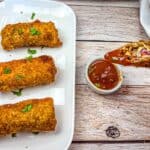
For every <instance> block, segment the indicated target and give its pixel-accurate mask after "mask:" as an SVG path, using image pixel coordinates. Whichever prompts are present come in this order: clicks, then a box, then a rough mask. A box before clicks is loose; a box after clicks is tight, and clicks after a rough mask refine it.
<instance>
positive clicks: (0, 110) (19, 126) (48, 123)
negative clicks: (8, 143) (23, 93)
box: [0, 98, 57, 135]
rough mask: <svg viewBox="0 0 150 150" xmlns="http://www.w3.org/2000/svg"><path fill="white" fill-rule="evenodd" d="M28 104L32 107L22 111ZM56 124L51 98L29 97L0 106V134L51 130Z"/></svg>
mask: <svg viewBox="0 0 150 150" xmlns="http://www.w3.org/2000/svg"><path fill="white" fill-rule="evenodd" d="M29 105H30V106H32V108H30V109H29V111H24V109H25V108H26V107H27V106H29ZM56 124H57V121H56V118H55V110H54V104H53V99H52V98H43V99H30V100H25V101H22V102H19V103H16V104H7V105H3V106H0V135H7V134H12V133H17V132H20V131H28V132H40V131H53V130H55V127H56Z"/></svg>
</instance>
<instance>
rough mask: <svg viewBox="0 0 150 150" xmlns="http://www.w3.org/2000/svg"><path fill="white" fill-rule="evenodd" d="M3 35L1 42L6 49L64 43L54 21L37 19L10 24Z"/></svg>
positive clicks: (55, 45)
mask: <svg viewBox="0 0 150 150" xmlns="http://www.w3.org/2000/svg"><path fill="white" fill-rule="evenodd" d="M1 36H2V41H1V44H2V47H3V49H5V50H13V49H15V48H19V47H29V46H38V47H39V46H42V47H59V46H61V45H62V42H61V41H60V39H59V37H58V30H57V29H56V27H55V24H54V23H53V22H41V21H39V20H36V21H34V22H29V23H17V24H8V25H6V26H5V27H4V28H3V29H2V31H1Z"/></svg>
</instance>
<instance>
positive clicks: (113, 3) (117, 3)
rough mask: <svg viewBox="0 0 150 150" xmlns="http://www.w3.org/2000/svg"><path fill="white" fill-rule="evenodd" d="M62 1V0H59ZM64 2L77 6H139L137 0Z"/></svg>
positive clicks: (73, 0)
mask: <svg viewBox="0 0 150 150" xmlns="http://www.w3.org/2000/svg"><path fill="white" fill-rule="evenodd" d="M60 1H62V0H60ZM63 2H64V3H66V4H68V5H77V6H82V5H84V6H97V7H98V6H114V7H134V8H138V7H139V2H138V1H137V0H132V1H128V0H109V2H108V1H106V0H92V1H91V0H63Z"/></svg>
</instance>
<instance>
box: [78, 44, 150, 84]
mask: <svg viewBox="0 0 150 150" xmlns="http://www.w3.org/2000/svg"><path fill="white" fill-rule="evenodd" d="M123 44H125V43H124V42H77V77H76V83H77V84H86V80H85V68H86V65H87V63H88V62H89V60H90V59H93V58H96V57H101V58H103V57H104V54H105V53H106V52H108V51H110V50H113V49H116V48H118V47H120V46H121V45H123ZM121 70H122V71H123V74H124V77H125V78H124V83H123V84H124V85H150V68H140V67H139V68H136V67H124V66H121Z"/></svg>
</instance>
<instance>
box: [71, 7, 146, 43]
mask: <svg viewBox="0 0 150 150" xmlns="http://www.w3.org/2000/svg"><path fill="white" fill-rule="evenodd" d="M71 7H72V8H73V10H74V11H75V13H76V16H77V29H78V30H77V40H100V41H134V40H138V39H148V37H147V36H146V34H145V32H144V30H143V28H142V27H141V25H140V21H139V9H138V8H132V7H131V8H129V7H127V8H125V7H111V6H109V7H104V6H100V7H97V6H80V5H79V6H76V5H71Z"/></svg>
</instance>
